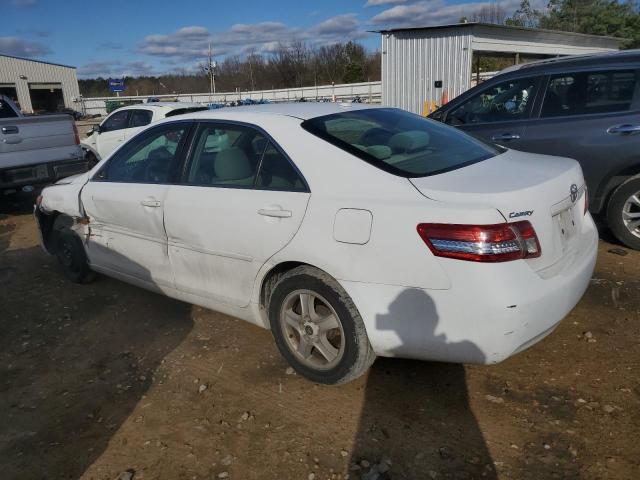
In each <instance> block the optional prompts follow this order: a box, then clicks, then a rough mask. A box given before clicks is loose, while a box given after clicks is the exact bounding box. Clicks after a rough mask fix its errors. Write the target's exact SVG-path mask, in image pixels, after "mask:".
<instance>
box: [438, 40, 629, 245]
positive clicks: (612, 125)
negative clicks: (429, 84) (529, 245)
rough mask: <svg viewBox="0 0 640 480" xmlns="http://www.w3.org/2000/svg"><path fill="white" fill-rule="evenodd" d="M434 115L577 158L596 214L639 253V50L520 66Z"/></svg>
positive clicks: (491, 136)
mask: <svg viewBox="0 0 640 480" xmlns="http://www.w3.org/2000/svg"><path fill="white" fill-rule="evenodd" d="M431 118H432V119H434V120H439V121H441V122H444V123H447V124H449V125H454V126H456V127H458V128H460V129H462V130H464V131H466V132H467V133H470V134H472V135H474V136H477V137H480V138H483V139H484V140H487V141H490V142H494V143H498V144H500V145H503V146H505V147H508V148H513V149H515V150H523V151H526V152H534V153H545V154H549V155H559V156H564V157H571V158H575V159H576V160H578V162H580V165H582V170H583V172H584V176H585V179H586V181H587V187H588V190H589V197H590V210H591V212H592V213H594V214H603V216H604V217H606V221H607V223H608V225H609V227H610V228H611V230H612V232H613V233H614V234H615V236H616V237H617V238H618V239H619V240H620V241H621V242H622V243H624V244H626V245H627V246H629V247H631V248H635V249H638V250H640V50H629V51H623V52H614V53H605V54H597V55H581V56H576V57H565V58H556V59H550V60H543V61H540V62H535V63H530V64H523V65H518V66H514V67H511V68H509V69H507V70H504V71H503V72H502V73H500V74H499V75H497V76H495V77H493V78H492V79H491V80H489V81H487V82H484V83H482V84H480V85H478V86H476V87H474V88H472V89H471V90H469V91H467V92H465V93H463V94H462V95H460V96H459V97H457V98H455V99H454V100H452V101H451V102H449V103H447V104H446V105H444V106H443V107H441V108H440V109H438V110H436V111H435V112H434V113H432V114H431Z"/></svg>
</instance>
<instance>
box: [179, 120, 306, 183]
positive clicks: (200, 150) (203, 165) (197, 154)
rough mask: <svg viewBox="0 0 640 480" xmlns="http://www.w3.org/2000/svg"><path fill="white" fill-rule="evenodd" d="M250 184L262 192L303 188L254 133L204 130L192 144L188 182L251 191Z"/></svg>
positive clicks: (268, 144) (233, 129)
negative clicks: (193, 147) (242, 188)
mask: <svg viewBox="0 0 640 480" xmlns="http://www.w3.org/2000/svg"><path fill="white" fill-rule="evenodd" d="M261 160H262V163H261ZM258 169H259V170H260V172H259V174H258V178H257V179H256V173H257V172H258ZM254 182H255V186H256V187H258V188H264V189H273V190H293V191H301V190H304V188H305V187H304V183H303V182H302V180H301V179H300V176H299V175H298V174H297V172H296V171H295V169H294V168H293V167H292V165H291V164H290V163H289V161H288V159H287V158H286V157H284V156H283V155H282V154H281V153H280V152H279V151H278V149H277V148H275V146H274V145H273V144H272V143H271V142H269V141H268V140H267V139H266V138H265V137H264V136H263V135H262V134H261V133H260V132H258V131H257V130H252V129H247V128H237V127H229V128H227V129H220V128H213V127H212V128H207V129H204V130H203V131H202V132H201V134H200V135H199V137H198V140H197V142H196V147H195V149H194V154H193V156H192V159H191V167H190V171H189V176H188V183H189V184H192V185H202V186H216V185H217V186H235V187H246V188H251V187H253V186H254Z"/></svg>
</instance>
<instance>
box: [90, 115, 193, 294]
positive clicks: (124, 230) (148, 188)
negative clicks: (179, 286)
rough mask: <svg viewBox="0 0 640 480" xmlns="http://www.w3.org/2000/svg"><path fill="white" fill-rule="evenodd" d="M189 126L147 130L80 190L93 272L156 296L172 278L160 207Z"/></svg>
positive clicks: (169, 126)
mask: <svg viewBox="0 0 640 480" xmlns="http://www.w3.org/2000/svg"><path fill="white" fill-rule="evenodd" d="M190 126H191V124H190V123H189V122H174V123H170V124H163V125H160V126H158V127H156V128H152V129H150V130H149V131H147V132H145V133H144V134H142V135H140V136H139V137H137V138H136V139H134V140H132V141H131V142H129V143H127V144H126V145H125V146H124V147H123V148H122V149H120V150H119V151H118V152H117V153H116V154H115V155H114V156H113V157H111V158H110V159H109V160H108V161H107V163H106V164H105V165H104V166H103V167H102V168H101V169H100V170H99V171H98V172H97V173H96V174H95V175H94V177H93V178H92V179H91V180H90V181H89V182H88V183H87V185H85V187H84V188H83V190H82V193H81V200H82V204H83V206H84V209H85V212H86V214H87V216H88V217H89V226H90V235H89V241H88V244H87V255H88V257H89V260H90V262H91V264H92V265H93V266H94V267H97V269H98V270H100V269H103V270H107V271H108V272H113V273H118V274H121V275H124V276H126V277H129V278H132V279H138V280H142V281H143V282H145V283H146V284H148V286H155V287H157V288H158V289H160V290H162V288H163V287H171V286H172V279H173V275H172V273H171V267H170V264H169V257H168V253H167V236H166V232H165V229H164V218H163V216H164V214H163V210H164V202H165V198H166V196H167V192H168V189H169V184H170V183H171V181H172V179H173V178H175V175H176V171H177V169H178V164H179V163H180V159H181V155H182V152H183V146H184V144H185V142H186V137H187V133H188V130H189V128H190Z"/></svg>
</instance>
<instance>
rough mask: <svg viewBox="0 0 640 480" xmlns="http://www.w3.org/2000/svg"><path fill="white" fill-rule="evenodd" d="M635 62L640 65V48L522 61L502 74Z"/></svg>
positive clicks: (630, 63)
mask: <svg viewBox="0 0 640 480" xmlns="http://www.w3.org/2000/svg"><path fill="white" fill-rule="evenodd" d="M633 63H635V64H636V65H640V49H636V50H621V51H612V52H605V53H592V54H585V55H571V56H567V57H555V58H547V59H544V60H537V61H535V62H528V63H522V64H519V65H514V66H512V67H507V68H505V69H504V70H502V71H501V72H500V74H503V73H513V72H522V73H524V72H525V71H526V72H527V73H537V72H544V71H546V70H551V69H553V70H557V69H562V68H579V67H595V66H607V65H618V64H625V65H628V66H630V67H631V66H632V64H633Z"/></svg>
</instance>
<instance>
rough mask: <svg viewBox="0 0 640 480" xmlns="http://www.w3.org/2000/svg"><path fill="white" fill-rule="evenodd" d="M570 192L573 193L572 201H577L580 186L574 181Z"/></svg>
mask: <svg viewBox="0 0 640 480" xmlns="http://www.w3.org/2000/svg"><path fill="white" fill-rule="evenodd" d="M569 192H570V195H571V203H576V200H577V199H578V186H577V185H576V184H575V183H574V184H573V185H571V188H570V189H569Z"/></svg>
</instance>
